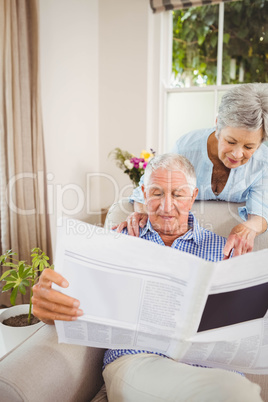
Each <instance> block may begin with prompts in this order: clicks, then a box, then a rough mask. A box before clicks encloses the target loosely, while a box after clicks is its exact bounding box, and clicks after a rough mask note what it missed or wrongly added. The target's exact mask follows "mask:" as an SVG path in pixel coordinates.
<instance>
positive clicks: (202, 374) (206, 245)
mask: <svg viewBox="0 0 268 402" xmlns="http://www.w3.org/2000/svg"><path fill="white" fill-rule="evenodd" d="M142 190H143V193H144V198H145V203H146V207H147V211H148V216H149V219H148V222H147V225H146V226H145V227H144V228H142V229H140V237H141V238H143V239H145V240H149V241H153V242H156V243H158V244H160V245H163V246H168V247H172V248H175V249H178V250H182V251H186V252H189V253H191V254H194V255H197V256H199V257H201V258H204V259H206V260H211V261H218V260H221V259H222V258H223V247H224V245H225V242H226V239H225V238H223V237H221V236H217V235H216V234H214V233H212V232H209V231H208V230H205V229H203V228H201V227H200V226H199V225H198V222H197V221H196V220H195V218H194V216H193V215H192V214H191V212H190V210H191V207H192V205H193V203H194V201H195V198H196V196H197V193H198V190H197V188H196V178H195V173H194V168H193V166H192V165H191V163H190V162H189V161H188V160H187V159H186V158H185V157H183V156H180V155H176V154H165V155H160V156H157V157H155V158H154V159H152V160H151V161H150V163H149V164H148V165H147V168H146V172H145V178H144V186H143V188H142ZM124 231H125V233H126V229H125V230H124ZM52 282H54V283H56V284H58V285H59V286H62V287H67V286H68V283H67V282H66V280H65V279H64V278H63V277H62V276H61V275H59V274H58V273H56V272H54V271H51V270H45V271H44V272H43V274H42V275H41V277H40V280H39V284H37V285H35V287H34V296H33V312H34V314H35V315H36V316H37V317H39V318H40V319H42V320H43V321H45V322H47V323H53V320H55V319H57V320H67V321H68V320H75V319H77V317H78V316H79V315H82V314H83V312H82V311H81V310H80V309H79V301H78V300H75V299H73V298H71V297H69V296H66V295H63V294H61V293H59V292H57V291H55V290H52V289H51V283H52ZM103 377H104V380H105V384H106V389H107V394H108V400H109V401H111V402H113V401H114V402H120V401H128V402H132V401H133V402H153V401H196V402H197V401H198V402H200V401H201V402H202V401H204V402H215V401H217V402H219V401H241V402H247V401H248V402H254V401H261V400H262V399H261V397H260V387H259V386H258V385H256V384H253V383H251V382H250V381H248V380H247V379H246V378H245V377H243V376H242V375H240V374H238V373H234V372H230V371H227V370H222V369H214V368H204V367H196V366H191V365H188V364H183V363H180V362H176V361H174V360H172V359H170V358H168V357H166V356H164V355H162V354H159V353H151V352H146V351H144V350H126V349H116V350H115V349H113V350H108V351H106V353H105V357H104V370H103Z"/></svg>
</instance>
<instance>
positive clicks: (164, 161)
mask: <svg viewBox="0 0 268 402" xmlns="http://www.w3.org/2000/svg"><path fill="white" fill-rule="evenodd" d="M157 169H166V170H169V171H182V172H183V173H184V174H185V177H186V180H187V183H188V184H189V186H190V187H191V190H192V191H193V190H194V188H195V187H196V175H195V170H194V167H193V165H192V164H191V162H190V161H189V160H188V159H187V158H185V156H183V155H178V154H173V153H168V154H162V155H157V156H155V157H154V158H152V159H151V160H150V161H149V162H148V164H147V166H146V169H145V172H144V186H145V188H146V187H147V186H148V184H149V181H150V177H151V174H152V173H153V172H155V171H156V170H157Z"/></svg>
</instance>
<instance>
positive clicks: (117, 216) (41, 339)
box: [0, 199, 268, 402]
mask: <svg viewBox="0 0 268 402" xmlns="http://www.w3.org/2000/svg"><path fill="white" fill-rule="evenodd" d="M238 206H240V204H233V203H227V202H221V201H196V202H195V204H194V206H193V208H192V212H193V213H194V214H195V216H196V217H197V218H198V220H199V223H200V224H201V225H202V226H203V227H205V228H207V229H209V230H212V231H214V232H215V233H218V234H220V235H222V236H227V235H228V233H229V231H230V229H231V228H232V227H233V226H235V225H236V224H237V223H238V222H240V218H239V216H238V213H237V207H238ZM130 212H132V205H131V204H129V203H128V202H127V200H126V199H124V200H121V201H120V202H118V203H116V204H114V205H112V207H111V208H110V209H109V211H108V213H107V216H106V220H105V227H106V228H111V227H112V226H113V225H116V224H117V223H118V222H121V221H122V220H124V219H125V217H126V216H127V215H128V214H129V213H130ZM267 247H268V232H265V233H264V234H262V235H260V236H258V237H257V239H256V241H255V247H254V251H257V250H260V249H263V248H267ZM103 354H104V350H103V349H97V348H90V347H85V346H77V345H66V344H58V342H57V335H56V331H55V327H54V326H49V325H46V324H44V325H43V326H42V327H41V328H39V329H38V330H37V331H36V332H35V333H34V334H33V335H31V336H30V337H29V338H28V339H26V340H25V341H24V342H22V343H21V344H19V345H18V346H17V347H16V348H14V349H13V350H12V351H10V352H9V353H8V354H7V355H5V356H4V357H2V358H1V359H0V399H1V401H3V402H19V401H21V402H22V401H23V402H33V401H38V402H47V401H53V402H57V401H61V402H62V401H65V402H72V401H75V402H80V401H81V402H83V401H94V402H101V401H102V402H104V401H107V397H106V393H105V387H104V386H103V379H102V359H103ZM247 377H248V378H249V379H251V380H252V381H254V382H256V383H259V384H260V386H261V387H262V398H263V400H264V401H265V402H268V376H267V375H247Z"/></svg>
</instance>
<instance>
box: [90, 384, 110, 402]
mask: <svg viewBox="0 0 268 402" xmlns="http://www.w3.org/2000/svg"><path fill="white" fill-rule="evenodd" d="M107 401H108V399H107V394H106V387H105V384H103V386H102V387H101V389H100V390H99V392H98V393H97V395H96V396H95V397H94V398H93V399H92V400H91V402H107Z"/></svg>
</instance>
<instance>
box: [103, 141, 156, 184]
mask: <svg viewBox="0 0 268 402" xmlns="http://www.w3.org/2000/svg"><path fill="white" fill-rule="evenodd" d="M110 155H113V157H114V159H115V160H116V165H117V166H118V167H119V168H120V169H122V170H124V173H126V174H127V175H128V176H129V178H130V180H131V181H132V183H133V185H134V187H137V186H138V185H139V181H140V178H141V176H142V175H143V174H144V170H145V168H146V166H147V163H148V162H149V160H150V159H152V158H153V157H154V155H155V151H153V150H152V149H150V152H148V151H145V150H142V151H141V153H140V156H139V157H136V156H135V155H133V154H131V153H129V152H128V151H122V149H120V148H115V149H114V150H113V151H112V152H111V153H110Z"/></svg>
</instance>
